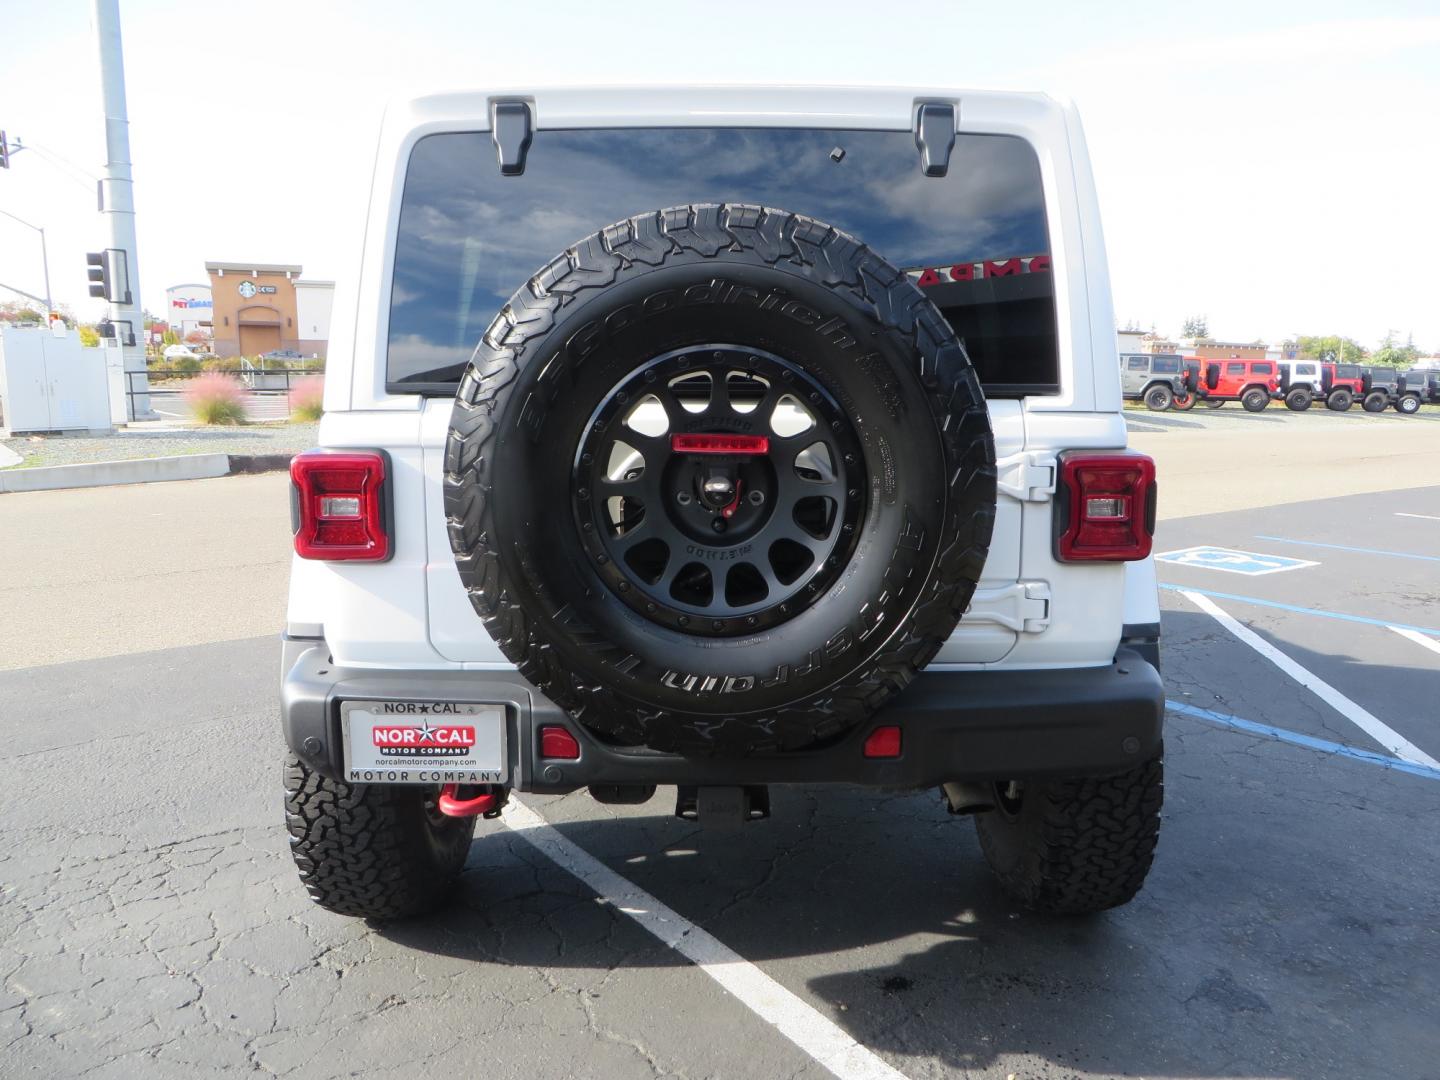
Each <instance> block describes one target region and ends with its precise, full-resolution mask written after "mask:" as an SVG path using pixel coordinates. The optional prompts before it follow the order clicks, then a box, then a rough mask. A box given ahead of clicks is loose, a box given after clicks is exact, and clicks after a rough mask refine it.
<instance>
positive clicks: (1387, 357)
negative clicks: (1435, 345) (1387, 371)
mask: <svg viewBox="0 0 1440 1080" xmlns="http://www.w3.org/2000/svg"><path fill="white" fill-rule="evenodd" d="M1370 359H1371V360H1373V361H1374V362H1375V363H1377V364H1383V365H1385V366H1386V367H1397V368H1408V367H1410V366H1411V365H1412V364H1414V363H1415V361H1416V360H1418V359H1420V350H1419V349H1417V348H1416V347H1415V342H1414V340H1413V339H1411V340H1407V341H1406V342H1405V344H1404V345H1401V344H1399V343H1398V342H1396V340H1395V331H1393V330H1390V331H1387V332H1386V334H1385V340H1384V341H1382V342H1380V348H1378V349H1376V350H1375V352H1374V354H1373V355H1372V356H1371V357H1370Z"/></svg>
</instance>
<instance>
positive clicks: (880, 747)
mask: <svg viewBox="0 0 1440 1080" xmlns="http://www.w3.org/2000/svg"><path fill="white" fill-rule="evenodd" d="M861 752H862V753H863V754H864V755H865V756H866V757H867V758H896V757H899V756H900V728H899V727H898V726H897V725H895V724H886V725H885V726H884V727H877V728H876V729H875V730H874V731H872V732H870V734H869V735H867V736H865V746H864V748H863V750H862V751H861Z"/></svg>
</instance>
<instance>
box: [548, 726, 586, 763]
mask: <svg viewBox="0 0 1440 1080" xmlns="http://www.w3.org/2000/svg"><path fill="white" fill-rule="evenodd" d="M540 756H541V757H542V758H559V759H560V760H561V761H576V760H578V759H579V757H580V744H579V743H578V742H577V741H576V740H575V736H574V735H571V734H570V732H569V731H568V730H567V729H566V728H563V727H560V726H559V725H557V724H546V725H545V726H544V727H542V728H541V729H540Z"/></svg>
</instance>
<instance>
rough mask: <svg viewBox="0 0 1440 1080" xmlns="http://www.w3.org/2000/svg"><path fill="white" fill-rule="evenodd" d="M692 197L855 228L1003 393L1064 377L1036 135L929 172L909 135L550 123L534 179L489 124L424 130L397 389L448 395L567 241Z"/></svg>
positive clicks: (394, 325)
mask: <svg viewBox="0 0 1440 1080" xmlns="http://www.w3.org/2000/svg"><path fill="white" fill-rule="evenodd" d="M837 151H843V153H838V152H837ZM837 157H838V158H839V160H838V161H837V160H836V158H837ZM689 202H746V203H759V204H762V205H765V206H773V207H780V208H783V209H787V210H793V211H796V212H799V213H804V214H810V215H812V216H814V217H818V218H820V219H822V220H824V221H827V222H829V223H830V224H832V225H836V226H838V227H839V228H842V229H845V230H846V231H848V232H850V233H853V234H854V235H856V236H858V237H859V238H860V239H861V240H863V241H865V242H866V243H867V244H869V245H870V246H871V247H873V248H874V249H875V250H877V251H878V252H880V253H881V254H882V255H884V256H885V257H886V258H888V259H889V260H890V261H891V262H893V263H895V264H896V265H898V266H900V267H902V268H904V269H905V270H907V271H908V272H909V273H910V274H911V276H912V278H914V279H915V281H916V283H917V284H919V285H920V286H921V288H923V289H925V291H926V293H927V295H929V296H930V298H931V299H932V300H933V301H934V302H935V303H936V305H937V306H938V307H939V308H940V310H941V311H942V312H943V313H944V315H945V317H946V318H947V319H948V320H949V321H950V323H951V325H952V326H954V327H955V329H956V332H957V333H958V334H959V336H960V337H961V338H962V339H963V340H964V341H965V344H966V347H967V349H968V351H969V353H970V357H971V359H972V361H974V363H975V365H976V367H977V369H978V370H979V373H980V377H981V381H982V383H984V384H985V388H986V391H987V392H988V393H990V394H991V395H993V396H1007V395H1008V396H1017V395H1020V394H1035V393H1042V394H1043V393H1057V392H1058V391H1059V375H1058V369H1059V363H1058V359H1057V351H1056V341H1055V304H1054V299H1053V289H1052V286H1051V274H1050V241H1049V235H1048V232H1047V228H1046V221H1045V209H1044V195H1043V190H1042V187H1041V181H1040V169H1039V164H1038V162H1037V160H1036V158H1035V153H1034V151H1033V150H1032V149H1031V148H1030V145H1029V144H1028V143H1027V142H1025V141H1024V140H1023V139H1020V138H1016V137H1013V136H1006V135H960V136H957V138H956V142H955V148H954V150H953V152H952V154H951V158H950V169H949V174H948V175H947V176H944V177H925V176H922V175H921V173H920V167H919V158H918V153H917V151H916V149H915V140H914V136H913V135H912V134H911V133H910V132H898V131H833V130H797V129H793V128H783V129H782V128H733V129H731V128H677V129H665V128H644V129H624V130H600V131H541V132H537V133H536V135H535V139H534V142H533V144H532V146H531V148H530V153H529V156H528V159H527V161H526V167H525V173H524V175H523V176H519V177H502V176H501V175H500V171H499V168H498V166H497V164H496V159H495V148H494V145H493V144H492V142H491V140H490V135H489V133H488V132H479V133H461V134H443V135H430V136H427V137H425V138H423V139H421V140H420V141H419V142H418V143H417V144H416V145H415V149H414V151H413V152H412V154H411V157H410V163H409V169H408V171H407V173H406V178H405V191H404V197H403V201H402V204H401V211H400V226H399V233H398V236H397V239H396V254H395V273H394V284H393V291H392V299H391V305H390V338H389V359H388V366H387V376H386V382H387V385H388V387H389V388H390V389H391V390H392V391H396V392H406V391H409V392H422V393H448V392H450V390H451V389H452V388H453V386H454V384H455V382H456V381H457V380H458V379H459V377H460V375H461V374H462V373H463V371H464V368H465V364H466V362H467V361H468V360H469V358H470V354H471V353H472V352H473V351H474V348H475V345H476V343H477V342H478V341H479V339H480V336H481V334H483V333H484V331H485V328H486V327H487V326H488V325H489V324H490V320H491V319H492V318H493V317H494V315H495V313H496V312H497V311H499V310H500V308H501V307H502V306H503V305H504V303H505V301H506V300H508V299H509V298H510V295H511V294H512V293H513V292H514V291H515V290H516V289H517V288H518V287H519V286H520V285H521V284H523V283H524V282H525V281H526V280H527V279H528V278H529V277H530V275H531V274H533V273H534V272H535V271H536V270H538V269H539V268H540V267H541V266H543V265H544V264H545V263H547V262H548V261H549V260H550V259H552V258H553V257H554V256H555V255H556V254H558V253H559V252H561V251H563V250H564V249H565V248H566V247H568V246H569V245H571V244H573V243H574V242H575V241H577V240H579V239H581V238H583V237H584V236H586V235H587V234H589V233H591V232H594V231H596V230H598V229H600V228H603V227H604V226H606V225H609V224H611V223H612V222H615V221H620V220H622V219H624V218H626V217H629V216H631V215H633V214H637V213H641V212H643V211H647V210H656V209H660V208H662V207H667V206H676V205H680V204H683V203H689Z"/></svg>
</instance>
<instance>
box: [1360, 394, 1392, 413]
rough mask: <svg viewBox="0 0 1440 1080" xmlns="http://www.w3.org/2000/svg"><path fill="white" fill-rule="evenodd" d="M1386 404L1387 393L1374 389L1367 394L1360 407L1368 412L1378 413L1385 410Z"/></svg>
mask: <svg viewBox="0 0 1440 1080" xmlns="http://www.w3.org/2000/svg"><path fill="white" fill-rule="evenodd" d="M1386 404H1387V401H1386V397H1385V394H1384V393H1382V392H1381V391H1379V390H1372V391H1371V392H1370V393H1368V394H1366V395H1365V401H1364V402H1363V403H1362V404H1361V406H1360V407H1361V408H1362V409H1364V410H1365V411H1366V412H1368V413H1377V412H1384V411H1385V406H1386Z"/></svg>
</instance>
